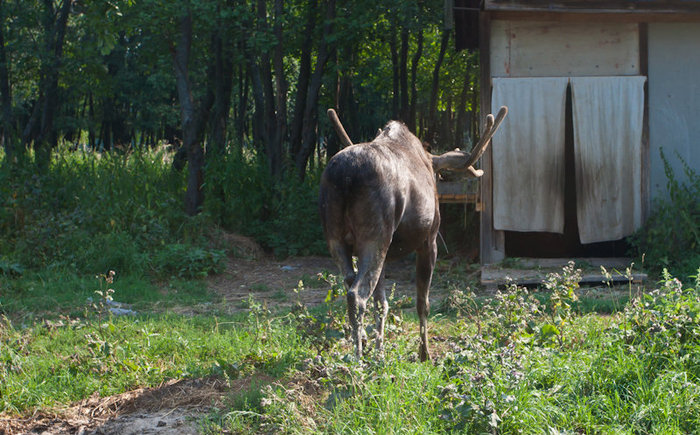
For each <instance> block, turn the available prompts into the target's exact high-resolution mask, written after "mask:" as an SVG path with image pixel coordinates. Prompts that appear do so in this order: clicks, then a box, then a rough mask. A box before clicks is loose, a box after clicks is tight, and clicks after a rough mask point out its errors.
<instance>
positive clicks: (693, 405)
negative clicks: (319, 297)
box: [0, 265, 700, 434]
mask: <svg viewBox="0 0 700 435" xmlns="http://www.w3.org/2000/svg"><path fill="white" fill-rule="evenodd" d="M577 276H578V271H577V270H574V269H573V267H572V266H570V265H569V266H567V267H566V268H564V269H563V270H562V272H561V273H557V274H553V275H552V276H551V277H550V278H549V279H548V287H549V288H545V289H543V291H544V294H545V296H547V295H549V296H550V297H548V298H547V297H545V298H544V302H538V301H539V300H538V299H536V298H535V297H534V295H533V294H532V293H531V292H530V291H528V290H526V289H524V288H522V287H518V286H515V285H511V286H508V287H507V288H506V289H504V290H503V291H502V292H501V293H500V294H497V295H495V296H493V297H490V296H479V297H477V296H475V295H473V294H471V293H470V292H465V294H463V295H459V294H457V292H458V290H457V289H453V293H454V294H453V295H452V296H451V299H452V301H453V303H452V305H449V306H451V307H453V308H452V310H450V311H448V310H445V311H446V312H448V313H450V314H453V313H454V314H455V316H452V317H450V316H444V315H440V314H437V315H433V316H431V319H430V335H431V341H432V346H433V355H434V356H435V357H436V359H435V361H434V363H433V364H425V363H420V362H418V361H417V357H416V348H417V342H418V337H417V333H416V332H417V328H418V326H417V323H418V322H417V319H416V317H415V315H413V314H410V315H409V314H403V313H402V311H401V310H400V309H398V308H396V305H397V304H396V303H395V302H392V304H391V307H392V308H391V310H392V312H391V316H390V319H389V324H388V325H387V342H386V344H385V346H386V349H385V355H384V357H383V358H379V357H377V356H376V354H375V353H374V352H372V351H370V352H368V354H367V355H366V356H365V357H364V358H363V359H362V361H359V362H358V361H355V360H354V358H353V357H352V342H351V340H348V339H346V338H345V335H346V334H343V331H344V329H345V326H346V323H347V322H346V321H345V320H344V312H345V308H346V307H345V303H344V301H343V300H342V297H341V296H342V281H341V280H340V278H339V277H337V276H335V275H331V274H328V273H322V274H321V277H320V279H319V282H323V283H325V285H326V286H327V288H328V292H327V293H328V295H329V297H328V300H327V301H326V302H325V303H323V304H321V305H320V306H319V307H314V308H308V307H303V306H298V307H297V308H295V309H293V310H292V311H291V312H290V311H286V310H282V311H275V310H272V309H270V308H269V307H267V306H265V304H263V303H261V302H259V301H256V300H255V299H252V298H249V299H248V300H247V301H246V307H245V312H243V313H241V314H240V315H237V316H222V315H216V316H211V315H208V316H179V315H174V314H167V315H136V316H130V317H129V318H124V317H118V316H112V315H110V314H109V311H108V310H106V309H105V308H106V307H108V306H109V305H110V302H109V299H110V298H112V297H114V298H117V299H119V300H122V299H124V298H125V295H124V294H123V292H124V291H126V289H125V288H124V287H123V286H122V285H121V283H122V282H124V281H121V280H116V279H115V280H112V278H114V276H113V275H111V274H108V275H105V276H102V277H100V279H99V285H98V287H99V289H98V292H95V291H94V289H95V282H94V281H91V283H90V284H89V285H88V286H87V288H86V289H85V292H84V295H90V296H92V297H93V302H92V304H91V305H90V306H89V307H88V308H87V310H86V311H85V313H84V314H83V315H81V316H70V317H68V316H60V317H58V318H56V317H54V318H51V319H44V320H42V321H36V320H33V319H32V318H30V317H26V316H25V317H24V318H23V325H22V326H18V325H15V324H13V322H11V321H10V320H9V319H7V318H6V317H2V318H0V381H2V382H0V410H2V411H4V412H9V413H18V412H23V413H31V412H33V410H34V409H35V408H37V407H39V408H45V407H53V406H55V405H56V404H59V403H67V402H71V401H74V400H79V399H83V398H85V397H89V396H90V395H91V394H93V393H94V392H96V391H97V392H99V393H100V394H101V395H108V394H114V393H118V392H121V391H125V390H126V389H129V388H134V387H135V386H150V385H158V384H160V383H161V382H163V380H165V379H173V378H184V377H202V376H217V377H219V378H222V379H224V380H226V381H228V382H230V383H231V385H233V382H234V381H235V380H241V384H236V385H244V386H245V385H249V386H250V387H249V388H248V387H244V388H243V391H240V392H239V390H238V389H236V390H235V391H236V392H237V393H236V394H235V395H234V396H233V397H232V398H231V402H230V404H229V405H228V406H225V407H223V408H221V409H218V410H214V411H212V412H211V413H210V414H209V415H207V416H206V417H205V419H204V422H203V423H202V424H203V427H204V429H205V431H206V432H207V433H220V432H226V431H230V432H235V431H243V432H256V433H257V432H265V433H267V432H274V433H300V432H302V433H312V432H313V433H318V432H322V433H329V432H330V433H339V432H343V433H366V432H382V433H384V432H386V433H396V432H406V433H450V432H459V433H541V432H542V431H546V432H548V433H562V432H566V431H571V430H575V431H577V432H581V433H659V434H660V433H694V431H695V430H696V428H697V427H698V424H700V419H699V417H698V416H700V399H699V398H700V371H699V370H698V369H699V368H700V330H699V325H700V323H699V322H698V320H699V319H700V303H699V302H698V301H700V280H696V281H695V282H693V283H692V284H691V285H687V284H686V285H683V284H681V282H680V281H679V280H677V279H674V278H672V277H671V276H670V275H669V274H667V273H665V274H664V279H663V281H662V282H660V283H659V286H658V288H655V289H651V290H648V291H644V292H640V293H639V294H638V295H636V298H635V299H633V300H632V301H631V302H630V303H629V304H628V305H627V306H626V307H625V308H624V310H623V311H621V312H619V313H617V314H614V315H612V316H598V315H595V314H586V315H581V314H579V313H578V312H577V311H576V310H575V309H574V308H573V307H575V305H574V304H573V299H575V298H574V296H573V295H576V293H577V292H579V290H578V289H576V286H577V284H578V281H577V279H578V278H577ZM19 279H26V278H25V277H21V278H19ZM111 280H112V282H109V281H111ZM73 285H75V284H73ZM324 288H326V287H324ZM112 289H114V290H115V291H112ZM298 291H300V292H302V291H305V290H304V285H303V284H300V285H299V286H298ZM553 294H554V295H553ZM552 296H554V297H552ZM9 297H10V298H11V299H22V295H17V294H15V293H14V292H11V293H10V295H9ZM133 297H134V296H132V297H131V298H133ZM138 297H139V296H138V295H137V296H136V298H138ZM140 297H141V298H145V297H146V296H145V295H143V294H141V295H140ZM3 302H4V301H3ZM10 304H11V305H16V302H14V301H12V300H10ZM567 305H568V307H569V308H567ZM413 310H414V308H413V307H411V308H410V311H411V313H412V312H413ZM553 313H558V315H559V316H561V318H562V319H565V320H566V323H565V327H564V328H563V329H561V331H565V333H564V334H562V335H561V340H558V339H555V338H556V337H557V336H556V335H549V336H548V335H547V334H546V333H543V332H542V331H543V330H545V329H547V328H549V327H550V326H551V327H556V328H557V329H560V326H559V325H558V324H556V323H554V322H553V321H552V314H553ZM371 317H372V316H371V315H368V318H371ZM499 324H501V325H503V328H502V329H501V330H500V331H499V330H498V325H499ZM547 325H550V326H547ZM232 388H233V387H232Z"/></svg>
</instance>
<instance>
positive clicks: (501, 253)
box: [479, 12, 505, 264]
mask: <svg viewBox="0 0 700 435" xmlns="http://www.w3.org/2000/svg"><path fill="white" fill-rule="evenodd" d="M490 20H491V17H490V14H489V13H488V12H484V13H481V14H480V15H479V63H480V66H481V76H480V84H479V85H480V87H481V89H480V91H481V92H480V93H481V95H480V99H481V101H480V106H479V107H480V112H481V125H485V123H486V116H487V115H488V114H489V113H491V109H492V108H491V51H490V39H491V24H490V23H491V21H490ZM492 148H493V145H492V146H490V147H489V148H488V149H487V150H486V152H485V153H484V155H483V156H482V158H481V168H482V169H483V170H484V175H483V177H481V185H480V187H481V193H480V196H481V201H480V203H481V218H480V220H481V237H480V242H479V243H480V249H479V251H480V252H479V253H480V256H481V264H493V263H497V262H499V261H501V260H503V258H504V257H505V243H504V237H503V231H495V230H494V228H493V154H492V152H491V150H492ZM499 233H500V234H499Z"/></svg>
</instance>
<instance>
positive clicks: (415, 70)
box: [407, 29, 423, 134]
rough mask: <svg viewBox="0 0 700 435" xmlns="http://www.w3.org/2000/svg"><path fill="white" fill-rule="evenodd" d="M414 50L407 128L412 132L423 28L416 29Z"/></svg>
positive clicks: (413, 130) (414, 126) (414, 129)
mask: <svg viewBox="0 0 700 435" xmlns="http://www.w3.org/2000/svg"><path fill="white" fill-rule="evenodd" d="M416 44H417V47H416V52H415V53H414V54H413V59H411V104H410V106H411V107H410V109H409V112H410V113H409V115H408V123H407V125H408V128H409V129H410V130H411V131H412V132H414V133H415V134H417V133H418V130H417V128H416V99H417V97H418V89H417V86H416V80H417V78H418V77H417V73H418V62H419V61H420V58H421V56H422V55H423V29H418V41H417V42H416Z"/></svg>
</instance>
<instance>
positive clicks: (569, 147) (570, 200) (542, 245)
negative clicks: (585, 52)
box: [505, 86, 629, 258]
mask: <svg viewBox="0 0 700 435" xmlns="http://www.w3.org/2000/svg"><path fill="white" fill-rule="evenodd" d="M564 122H565V127H564V128H565V144H564V146H565V149H564V155H565V159H566V162H565V167H564V170H565V182H564V234H558V233H543V232H518V231H505V248H506V256H507V257H539V258H558V257H621V256H624V255H626V254H627V252H628V250H629V245H628V244H627V243H626V242H625V241H624V240H614V241H610V242H600V243H591V244H586V245H583V244H581V242H580V240H579V236H578V218H577V216H576V166H575V163H574V123H573V109H572V104H571V86H568V87H567V89H566V114H565V121H564Z"/></svg>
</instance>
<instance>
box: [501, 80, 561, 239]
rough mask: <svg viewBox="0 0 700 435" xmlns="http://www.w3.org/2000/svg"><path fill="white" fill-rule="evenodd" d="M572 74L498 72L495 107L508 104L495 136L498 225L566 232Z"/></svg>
mask: <svg viewBox="0 0 700 435" xmlns="http://www.w3.org/2000/svg"><path fill="white" fill-rule="evenodd" d="M568 82H569V79H568V78H567V77H536V78H494V79H493V95H492V99H491V107H501V106H508V117H507V118H506V120H505V121H504V122H503V124H502V125H501V127H500V128H499V130H498V131H497V132H496V134H495V135H494V137H493V144H492V145H491V149H492V156H493V162H494V164H493V222H494V228H495V229H497V230H512V231H545V232H554V233H563V232H564V163H565V159H564V116H565V109H566V107H565V104H566V87H567V85H568Z"/></svg>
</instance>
